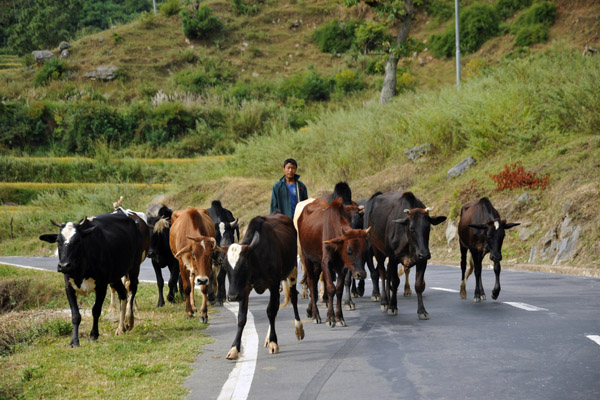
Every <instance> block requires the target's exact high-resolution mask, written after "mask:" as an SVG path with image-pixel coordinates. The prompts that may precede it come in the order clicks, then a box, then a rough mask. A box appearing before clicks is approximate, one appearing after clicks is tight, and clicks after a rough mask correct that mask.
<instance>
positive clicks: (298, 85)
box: [279, 69, 331, 101]
mask: <svg viewBox="0 0 600 400" xmlns="http://www.w3.org/2000/svg"><path fill="white" fill-rule="evenodd" d="M330 92H331V83H330V82H329V80H327V79H325V78H323V77H321V76H320V75H319V74H318V73H316V72H315V71H314V70H313V69H311V70H309V71H306V72H300V73H297V74H296V75H293V76H291V77H289V78H286V79H285V80H284V81H283V82H282V83H281V85H280V86H279V95H280V96H281V97H282V98H288V97H294V98H297V99H301V100H311V101H323V100H327V99H329V93H330Z"/></svg>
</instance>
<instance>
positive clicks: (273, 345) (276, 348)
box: [269, 342, 279, 354]
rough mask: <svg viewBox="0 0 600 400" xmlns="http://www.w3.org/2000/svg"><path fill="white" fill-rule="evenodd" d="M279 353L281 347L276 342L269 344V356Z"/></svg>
mask: <svg viewBox="0 0 600 400" xmlns="http://www.w3.org/2000/svg"><path fill="white" fill-rule="evenodd" d="M277 353H279V346H278V345H277V343H275V342H271V343H269V354H277Z"/></svg>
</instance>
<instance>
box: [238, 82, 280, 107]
mask: <svg viewBox="0 0 600 400" xmlns="http://www.w3.org/2000/svg"><path fill="white" fill-rule="evenodd" d="M273 91H274V89H273V87H272V85H271V84H269V83H268V82H266V81H263V80H260V81H258V80H253V81H251V82H244V81H237V82H236V83H235V85H233V86H232V87H231V88H230V89H229V92H228V95H229V97H231V98H232V99H233V100H234V101H235V102H236V103H238V104H240V103H242V102H243V101H250V100H266V99H270V98H272V97H273Z"/></svg>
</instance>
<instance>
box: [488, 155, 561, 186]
mask: <svg viewBox="0 0 600 400" xmlns="http://www.w3.org/2000/svg"><path fill="white" fill-rule="evenodd" d="M489 177H490V178H492V180H493V181H494V182H496V190H497V191H499V192H500V191H502V190H506V189H518V188H522V187H528V188H530V189H537V188H540V189H545V188H546V186H548V181H549V180H550V174H546V175H545V176H543V177H537V176H536V174H535V172H527V171H525V168H523V166H522V165H521V162H520V161H517V162H516V163H514V164H512V165H505V166H504V170H502V171H501V172H500V173H499V174H497V175H494V174H489Z"/></svg>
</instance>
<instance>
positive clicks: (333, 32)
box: [312, 19, 359, 54]
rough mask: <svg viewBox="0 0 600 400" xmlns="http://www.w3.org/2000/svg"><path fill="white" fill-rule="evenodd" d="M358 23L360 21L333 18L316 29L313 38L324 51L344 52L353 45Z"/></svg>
mask: <svg viewBox="0 0 600 400" xmlns="http://www.w3.org/2000/svg"><path fill="white" fill-rule="evenodd" d="M358 25H359V22H358V21H348V22H340V21H339V20H337V19H332V20H331V21H329V22H327V23H326V24H324V25H322V26H321V27H319V28H317V29H315V31H314V32H313V35H312V40H313V41H314V42H315V43H316V44H317V46H318V47H319V49H320V50H321V51H322V52H324V53H332V54H337V53H344V52H346V51H348V50H349V49H350V48H351V47H352V44H353V43H354V33H355V30H356V28H357V27H358Z"/></svg>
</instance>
